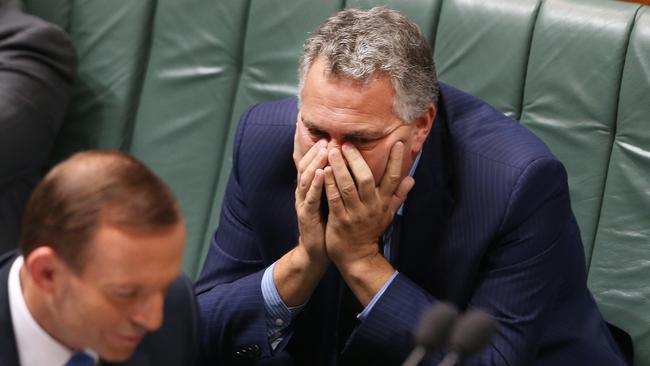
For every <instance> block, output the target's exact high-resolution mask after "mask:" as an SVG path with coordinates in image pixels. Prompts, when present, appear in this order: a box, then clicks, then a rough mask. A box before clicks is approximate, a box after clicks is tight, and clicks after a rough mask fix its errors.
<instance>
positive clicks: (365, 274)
mask: <svg viewBox="0 0 650 366" xmlns="http://www.w3.org/2000/svg"><path fill="white" fill-rule="evenodd" d="M337 268H338V269H339V272H341V275H342V276H343V279H344V280H345V282H346V283H347V284H348V286H349V287H350V289H352V291H353V292H354V293H355V295H356V296H357V298H358V299H359V302H361V305H363V306H364V307H365V306H366V305H368V303H369V302H370V301H371V300H372V298H373V297H374V296H375V295H376V294H377V292H378V291H379V290H380V289H381V288H382V287H383V286H384V285H385V284H386V282H387V281H388V280H389V279H390V277H391V276H392V275H393V273H395V269H394V268H393V266H391V265H390V263H389V262H388V261H387V260H386V258H384V256H382V255H381V254H380V253H379V252H377V253H375V254H372V255H367V256H363V257H360V258H358V259H356V260H353V261H346V262H339V263H337Z"/></svg>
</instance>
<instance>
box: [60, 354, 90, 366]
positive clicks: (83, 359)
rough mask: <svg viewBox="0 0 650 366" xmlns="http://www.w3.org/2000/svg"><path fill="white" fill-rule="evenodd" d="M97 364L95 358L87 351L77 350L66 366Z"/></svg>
mask: <svg viewBox="0 0 650 366" xmlns="http://www.w3.org/2000/svg"><path fill="white" fill-rule="evenodd" d="M94 364H95V359H94V358H92V357H90V356H89V355H88V354H87V353H86V352H77V353H75V354H74V355H72V357H70V360H69V361H68V363H66V364H65V366H93V365H94Z"/></svg>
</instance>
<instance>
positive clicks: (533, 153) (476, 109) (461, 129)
mask: <svg viewBox="0 0 650 366" xmlns="http://www.w3.org/2000/svg"><path fill="white" fill-rule="evenodd" d="M440 89H441V102H440V106H441V108H440V111H441V113H443V115H444V117H445V119H446V121H447V123H448V125H449V131H450V135H451V140H452V141H451V144H452V146H453V149H454V150H455V151H457V152H459V153H463V154H471V155H473V156H474V157H475V158H478V159H480V160H489V161H492V162H494V163H497V164H501V165H504V166H507V167H513V168H517V169H524V168H526V167H527V166H528V165H530V164H531V163H532V162H534V161H536V160H539V159H551V160H557V159H556V158H555V156H553V154H552V153H551V151H550V150H549V149H548V147H547V146H546V145H545V144H544V142H543V141H542V140H541V139H539V138H538V137H537V136H535V135H534V134H533V133H532V132H531V131H530V130H528V129H527V128H526V127H524V126H522V125H521V124H520V123H519V122H517V121H515V120H513V119H512V118H509V117H507V116H505V115H504V114H503V113H501V112H499V111H497V110H496V109H494V108H493V107H492V106H490V105H489V104H487V103H485V102H484V101H482V100H480V99H478V98H476V97H474V96H471V95H469V94H467V93H464V92H462V91H460V90H458V89H455V88H453V87H451V86H448V85H445V84H443V83H441V88H440Z"/></svg>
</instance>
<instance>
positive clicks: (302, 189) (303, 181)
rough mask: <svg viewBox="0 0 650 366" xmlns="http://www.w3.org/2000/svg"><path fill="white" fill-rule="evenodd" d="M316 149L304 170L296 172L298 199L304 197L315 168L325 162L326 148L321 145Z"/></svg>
mask: <svg viewBox="0 0 650 366" xmlns="http://www.w3.org/2000/svg"><path fill="white" fill-rule="evenodd" d="M316 151H317V153H316V156H315V157H314V159H313V160H311V161H310V162H309V165H308V166H307V168H306V169H305V171H303V172H302V173H298V181H297V182H296V184H297V185H298V198H299V199H304V197H305V195H306V194H307V191H308V190H309V189H310V187H311V185H312V181H313V179H314V174H315V172H316V169H319V168H321V169H322V168H324V167H325V164H326V163H327V149H326V148H324V147H321V148H319V149H318V150H316Z"/></svg>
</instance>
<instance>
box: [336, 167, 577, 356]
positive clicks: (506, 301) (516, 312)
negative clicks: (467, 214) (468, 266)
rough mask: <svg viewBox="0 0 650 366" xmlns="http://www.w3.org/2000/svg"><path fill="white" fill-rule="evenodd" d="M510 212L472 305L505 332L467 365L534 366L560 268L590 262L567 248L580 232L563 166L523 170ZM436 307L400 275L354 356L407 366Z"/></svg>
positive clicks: (359, 334) (352, 342)
mask: <svg viewBox="0 0 650 366" xmlns="http://www.w3.org/2000/svg"><path fill="white" fill-rule="evenodd" d="M507 207H508V208H507V210H506V212H505V214H504V218H503V220H502V225H501V227H500V229H499V231H498V233H497V235H496V237H495V241H494V243H493V244H492V245H491V247H490V248H489V250H488V253H486V255H485V263H484V264H483V266H482V270H481V272H480V273H479V275H478V278H477V279H476V286H475V288H474V289H473V296H472V298H471V301H470V303H469V306H470V307H477V308H482V309H484V310H486V311H488V312H489V313H491V314H493V315H494V316H495V317H496V320H497V321H498V325H497V332H496V335H495V337H494V339H493V341H492V343H491V345H490V346H488V347H487V348H486V349H485V350H484V351H483V352H482V353H481V354H480V355H479V356H478V357H474V358H473V359H471V360H467V361H464V363H463V364H467V365H471V364H480V365H525V364H529V363H530V362H529V360H530V359H529V358H530V357H534V355H535V352H536V351H537V344H536V340H537V339H538V338H539V335H540V331H541V328H542V325H543V323H544V318H545V315H546V314H548V313H549V310H550V309H549V308H548V307H549V304H552V303H554V301H553V299H554V298H555V296H557V294H558V292H559V288H560V286H561V282H562V278H560V277H561V276H562V275H563V274H562V273H561V271H557V270H556V268H558V266H566V265H572V262H569V261H573V260H572V259H569V258H576V257H577V258H581V257H582V256H581V255H580V253H567V250H570V249H567V248H573V247H578V248H579V250H581V247H580V246H575V245H572V244H569V243H567V241H568V240H571V241H573V240H575V235H578V233H577V232H567V231H575V230H574V229H573V228H575V227H576V226H575V225H568V223H570V222H572V220H573V214H572V213H571V209H570V206H569V197H568V187H567V184H566V173H565V171H564V168H563V167H562V165H561V164H560V163H559V162H558V161H557V160H553V159H538V160H536V161H533V162H532V163H530V164H529V165H528V167H527V168H525V169H523V170H522V172H521V174H520V176H519V178H518V181H517V183H516V184H515V186H514V189H513V190H512V192H511V195H510V199H509V203H508V206H507ZM567 244H568V245H567ZM583 265H584V263H583ZM444 280H446V281H453V280H454V279H453V278H449V279H444ZM435 301H437V300H436V299H435V298H432V296H431V295H430V294H428V293H427V292H426V291H425V290H423V289H422V288H420V287H418V286H417V285H416V284H414V283H413V282H412V281H410V280H409V279H408V278H407V277H406V276H404V275H402V274H400V275H398V276H397V277H396V278H395V281H393V283H392V284H391V285H390V286H389V288H388V289H387V291H386V292H385V293H384V295H383V296H382V297H381V299H380V300H379V301H378V302H377V304H376V305H375V307H374V308H373V309H372V311H371V312H370V313H369V315H368V318H367V319H366V320H365V321H364V322H363V323H362V324H361V325H360V326H359V327H357V329H356V330H355V332H354V333H353V334H352V336H351V338H350V339H349V340H348V344H347V350H346V353H347V354H348V355H350V356H351V357H363V359H366V360H367V359H370V360H369V361H371V362H375V363H377V364H382V365H383V364H386V365H388V364H398V363H400V362H401V361H402V360H403V359H404V358H405V357H406V356H407V355H408V353H409V352H410V351H411V349H412V348H413V342H412V341H411V339H412V335H411V334H412V330H413V329H414V327H415V325H416V324H417V321H418V320H419V319H418V318H419V316H420V314H422V313H423V311H424V310H425V309H426V308H427V307H429V306H430V305H431V304H432V302H435ZM442 356H443V355H442V354H433V355H431V356H430V357H427V358H426V359H425V361H423V363H422V364H426V365H437V363H438V362H439V361H440V360H441V359H442Z"/></svg>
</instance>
